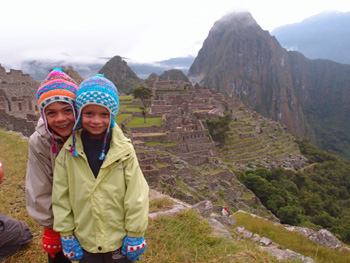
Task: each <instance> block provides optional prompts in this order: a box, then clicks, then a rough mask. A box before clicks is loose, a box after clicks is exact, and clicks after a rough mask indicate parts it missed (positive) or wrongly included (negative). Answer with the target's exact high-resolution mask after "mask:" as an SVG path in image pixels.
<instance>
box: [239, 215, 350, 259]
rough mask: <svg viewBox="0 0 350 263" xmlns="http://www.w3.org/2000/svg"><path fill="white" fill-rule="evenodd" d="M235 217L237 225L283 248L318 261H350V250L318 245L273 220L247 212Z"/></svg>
mask: <svg viewBox="0 0 350 263" xmlns="http://www.w3.org/2000/svg"><path fill="white" fill-rule="evenodd" d="M233 218H235V219H236V221H237V225H239V226H244V227H245V228H246V229H247V230H249V231H251V232H252V233H257V234H259V235H260V236H261V237H267V238H269V239H271V240H272V241H274V242H276V243H277V244H279V245H280V246H281V247H282V248H283V249H287V248H288V249H291V250H293V251H295V252H297V253H300V254H302V255H304V256H308V257H311V258H313V259H314V260H315V261H316V262H318V263H346V262H350V254H349V253H348V252H345V251H344V252H339V251H338V250H332V249H328V248H326V247H324V246H320V245H317V244H316V243H314V242H313V241H311V240H310V239H308V238H307V237H306V236H304V235H302V234H301V233H299V232H295V231H288V230H286V229H285V228H284V226H282V225H274V223H273V222H271V221H268V220H264V219H261V218H257V217H255V218H254V217H252V216H251V215H250V214H247V213H236V214H235V215H234V216H233Z"/></svg>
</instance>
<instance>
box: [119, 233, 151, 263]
mask: <svg viewBox="0 0 350 263" xmlns="http://www.w3.org/2000/svg"><path fill="white" fill-rule="evenodd" d="M146 247H147V244H146V240H145V238H144V237H140V238H138V237H129V236H126V237H125V238H124V241H123V248H122V254H124V255H126V256H127V258H128V259H129V260H131V261H133V260H140V258H139V256H141V255H142V254H143V252H145V249H146Z"/></svg>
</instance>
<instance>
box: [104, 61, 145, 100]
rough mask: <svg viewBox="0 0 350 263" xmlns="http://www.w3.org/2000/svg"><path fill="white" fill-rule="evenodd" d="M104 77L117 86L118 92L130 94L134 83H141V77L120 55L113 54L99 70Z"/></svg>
mask: <svg viewBox="0 0 350 263" xmlns="http://www.w3.org/2000/svg"><path fill="white" fill-rule="evenodd" d="M98 73H100V74H104V76H105V77H106V78H108V79H109V80H110V81H112V82H113V83H114V84H115V85H116V86H117V88H118V92H119V93H120V92H124V93H126V94H130V93H131V91H132V90H133V89H134V88H135V87H136V85H138V84H141V82H142V81H141V79H140V78H139V77H138V76H137V75H136V73H135V72H134V71H133V70H132V69H131V68H130V67H129V66H128V65H127V63H126V62H125V61H124V60H123V59H122V58H121V57H120V56H115V57H113V58H111V59H110V60H109V61H107V63H106V64H105V65H104V66H103V67H102V68H101V69H100V70H99V72H98Z"/></svg>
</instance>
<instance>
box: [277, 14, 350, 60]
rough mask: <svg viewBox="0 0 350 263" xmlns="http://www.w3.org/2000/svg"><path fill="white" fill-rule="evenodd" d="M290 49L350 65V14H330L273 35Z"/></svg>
mask: <svg viewBox="0 0 350 263" xmlns="http://www.w3.org/2000/svg"><path fill="white" fill-rule="evenodd" d="M271 35H273V36H275V37H276V38H277V40H278V42H279V43H280V44H281V45H282V46H283V47H284V48H286V49H287V50H291V51H298V52H300V53H302V54H303V55H304V56H306V57H307V58H310V59H329V60H333V61H335V62H339V63H343V64H350V49H349V47H350V12H347V13H343V12H337V11H328V12H323V13H321V14H318V15H315V16H312V17H309V18H307V19H304V20H303V21H302V22H300V23H295V24H290V25H284V26H281V27H278V28H276V29H275V30H273V31H272V32H271Z"/></svg>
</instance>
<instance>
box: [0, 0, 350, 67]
mask: <svg viewBox="0 0 350 263" xmlns="http://www.w3.org/2000/svg"><path fill="white" fill-rule="evenodd" d="M326 10H338V11H342V12H349V11H350V4H349V2H347V1H344V0H332V1H329V0H327V1H324V0H294V1H281V0H210V1H209V0H176V1H167V0H123V1H121V0H99V1H92V0H60V1H47V0H9V1H2V3H1V5H0V64H2V65H3V66H5V67H6V68H7V69H8V67H11V68H15V69H19V65H20V61H22V60H24V59H65V60H72V61H91V60H95V59H97V58H99V57H113V56H115V55H119V56H122V57H125V58H129V59H132V60H134V61H141V62H151V61H159V60H165V59H169V58H173V57H182V56H187V55H194V56H195V55H196V54H197V52H198V51H199V49H200V48H201V46H202V43H203V41H204V40H205V38H206V37H207V36H208V33H209V30H210V28H211V27H212V26H213V24H214V23H215V21H217V20H219V19H220V18H221V17H222V16H224V15H226V14H228V13H230V12H233V11H249V12H250V13H251V14H252V16H253V17H254V19H255V20H256V21H257V23H258V24H259V25H260V26H261V27H262V29H264V30H269V31H270V32H271V31H272V30H273V29H275V28H276V27H278V26H281V25H285V24H291V23H297V22H300V21H302V20H303V19H304V18H307V17H310V16H313V15H316V14H319V13H321V12H323V11H326Z"/></svg>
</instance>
